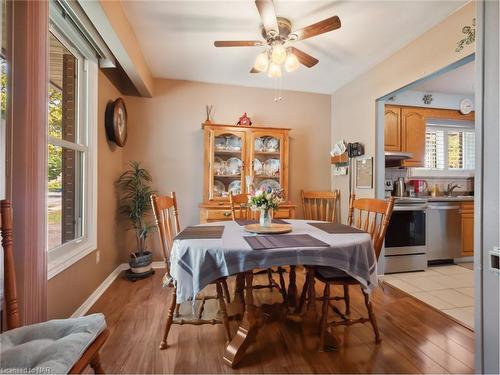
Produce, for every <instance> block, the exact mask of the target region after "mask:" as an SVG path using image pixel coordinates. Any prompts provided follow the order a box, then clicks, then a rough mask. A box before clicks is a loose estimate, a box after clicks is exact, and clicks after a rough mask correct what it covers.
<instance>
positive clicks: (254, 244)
mask: <svg viewBox="0 0 500 375" xmlns="http://www.w3.org/2000/svg"><path fill="white" fill-rule="evenodd" d="M244 238H245V241H247V243H248V244H249V245H250V247H251V248H252V249H253V250H262V249H282V248H293V247H318V246H319V247H330V245H329V244H327V243H326V242H323V241H321V240H318V239H317V238H314V237H311V236H310V235H309V234H291V235H289V234H275V235H268V236H245V237H244Z"/></svg>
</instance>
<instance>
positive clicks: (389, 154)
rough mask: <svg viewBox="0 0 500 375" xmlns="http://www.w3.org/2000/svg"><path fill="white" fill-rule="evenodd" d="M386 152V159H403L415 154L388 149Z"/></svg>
mask: <svg viewBox="0 0 500 375" xmlns="http://www.w3.org/2000/svg"><path fill="white" fill-rule="evenodd" d="M384 154H385V161H388V160H390V161H402V160H408V159H411V158H413V154H412V153H411V152H398V151H386V152H385V153H384Z"/></svg>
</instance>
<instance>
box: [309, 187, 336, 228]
mask: <svg viewBox="0 0 500 375" xmlns="http://www.w3.org/2000/svg"><path fill="white" fill-rule="evenodd" d="M300 196H301V198H302V211H303V213H304V219H306V220H320V221H331V222H336V221H337V206H338V201H339V198H340V192H339V191H338V190H335V191H304V190H301V191H300Z"/></svg>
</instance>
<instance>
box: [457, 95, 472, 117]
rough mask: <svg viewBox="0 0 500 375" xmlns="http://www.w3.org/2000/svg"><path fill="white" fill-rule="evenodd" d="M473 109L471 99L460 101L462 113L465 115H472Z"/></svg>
mask: <svg viewBox="0 0 500 375" xmlns="http://www.w3.org/2000/svg"><path fill="white" fill-rule="evenodd" d="M473 107H474V104H473V103H472V100H470V99H462V100H461V101H460V113H462V114H463V115H468V114H469V113H471V112H472V109H473Z"/></svg>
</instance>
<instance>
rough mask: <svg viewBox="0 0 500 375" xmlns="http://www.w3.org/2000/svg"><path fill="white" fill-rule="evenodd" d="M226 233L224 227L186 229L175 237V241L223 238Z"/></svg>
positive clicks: (212, 226)
mask: <svg viewBox="0 0 500 375" xmlns="http://www.w3.org/2000/svg"><path fill="white" fill-rule="evenodd" d="M222 233H224V226H223V225H203V226H192V227H186V228H184V230H183V231H182V232H180V233H179V234H178V235H177V236H175V238H174V240H196V239H211V238H221V237H222Z"/></svg>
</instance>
